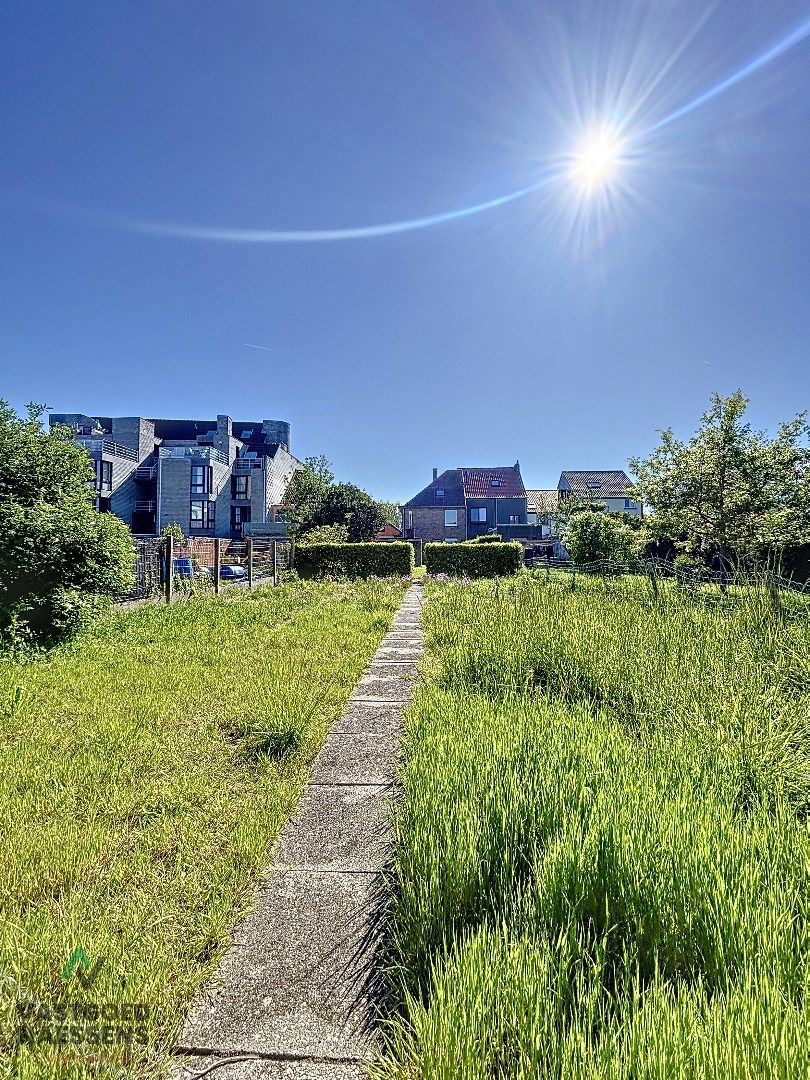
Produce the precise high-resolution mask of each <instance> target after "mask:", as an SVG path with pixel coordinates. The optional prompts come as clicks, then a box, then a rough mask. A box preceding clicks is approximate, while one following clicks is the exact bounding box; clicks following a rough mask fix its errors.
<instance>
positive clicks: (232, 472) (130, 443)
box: [50, 413, 301, 537]
mask: <svg viewBox="0 0 810 1080" xmlns="http://www.w3.org/2000/svg"><path fill="white" fill-rule="evenodd" d="M50 424H51V426H53V425H56V424H60V425H64V426H67V427H69V428H71V430H72V431H73V433H74V434H73V437H74V439H75V441H76V442H77V443H78V444H79V445H81V446H83V447H84V448H85V449H86V450H87V453H88V454H89V456H90V459H91V462H92V464H93V469H94V472H95V492H96V509H98V510H101V511H108V512H111V513H113V514H115V515H116V516H117V517H120V518H121V519H122V521H124V522H125V523H126V524H127V525H129V526H130V528H131V529H132V531H133V532H134V533H137V534H140V535H144V534H146V535H156V534H159V533H160V531H161V529H163V527H164V526H166V525H170V524H173V523H174V522H176V523H177V524H179V525H180V527H181V528H182V530H183V532H184V533H185V534H186V535H188V536H219V537H242V536H245V535H247V534H248V532H249V531H250V529H251V526H253V527H257V526H259V527H260V526H265V527H266V528H270V527H271V526H274V523H275V522H276V520H277V514H276V511H277V508H278V505H279V504H280V503H281V502H282V501H283V499H284V494H285V492H286V490H287V487H288V485H289V483H290V480H291V479H292V477H293V474H294V473H295V471H296V470H297V469H300V468H301V463H300V462H299V461H298V460H297V459H296V458H294V457H293V456H292V454H291V453H290V425H289V424H288V423H287V422H286V421H284V420H231V418H230V417H229V416H225V415H219V416H217V418H216V420H156V419H155V420H153V419H146V418H145V417H142V416H112V417H102V416H99V417H92V416H86V415H84V414H83V413H52V414H51V416H50ZM276 528H277V529H278V531H280V532H281V531H283V525H281V524H279V525H278V526H276Z"/></svg>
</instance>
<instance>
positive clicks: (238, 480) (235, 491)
mask: <svg viewBox="0 0 810 1080" xmlns="http://www.w3.org/2000/svg"><path fill="white" fill-rule="evenodd" d="M240 488H242V489H243V490H242V491H240V490H239V489H240ZM231 498H232V499H242V500H245V501H247V500H249V499H250V473H234V475H233V476H232V477H231Z"/></svg>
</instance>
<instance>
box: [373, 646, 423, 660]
mask: <svg viewBox="0 0 810 1080" xmlns="http://www.w3.org/2000/svg"><path fill="white" fill-rule="evenodd" d="M423 652H424V650H423V649H422V646H421V645H381V646H380V647H379V649H377V660H375V661H374V663H375V664H376V663H377V661H379V660H414V661H419V660H421V659H422V653H423Z"/></svg>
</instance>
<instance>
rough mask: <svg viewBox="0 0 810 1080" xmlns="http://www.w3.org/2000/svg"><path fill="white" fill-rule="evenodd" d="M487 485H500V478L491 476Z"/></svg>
mask: <svg viewBox="0 0 810 1080" xmlns="http://www.w3.org/2000/svg"><path fill="white" fill-rule="evenodd" d="M489 486H490V487H500V486H501V482H500V480H499V479H498V477H497V476H493V477H492V479H491V480H490V482H489Z"/></svg>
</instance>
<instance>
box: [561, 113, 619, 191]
mask: <svg viewBox="0 0 810 1080" xmlns="http://www.w3.org/2000/svg"><path fill="white" fill-rule="evenodd" d="M622 152H623V143H622V139H621V136H620V135H619V132H618V131H617V130H616V129H615V128H613V127H609V126H606V125H604V126H602V127H600V128H598V129H596V130H594V131H591V132H589V133H588V134H587V135H586V136H585V137H584V138H583V139H582V142H581V143H580V144H579V146H578V147H577V148H576V150H575V151H574V153H573V154H572V155H571V171H570V177H569V178H570V179H571V181H572V182H573V183H575V184H578V185H579V186H580V187H581V188H583V189H584V190H585V191H586V192H593V191H596V190H599V189H604V188H607V187H610V184H611V183H612V182H613V181H614V180H615V179H616V175H617V173H618V171H619V169H620V167H621V164H622Z"/></svg>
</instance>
